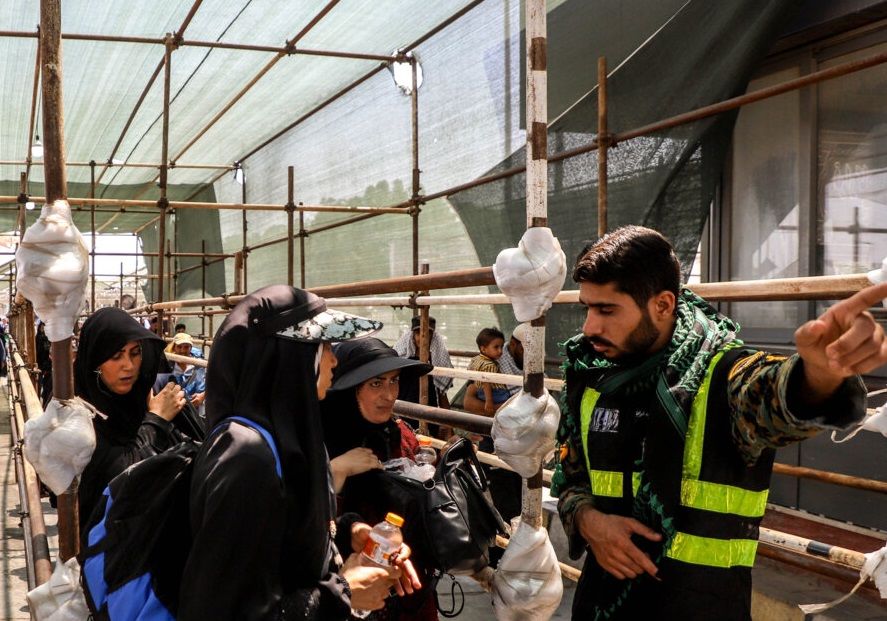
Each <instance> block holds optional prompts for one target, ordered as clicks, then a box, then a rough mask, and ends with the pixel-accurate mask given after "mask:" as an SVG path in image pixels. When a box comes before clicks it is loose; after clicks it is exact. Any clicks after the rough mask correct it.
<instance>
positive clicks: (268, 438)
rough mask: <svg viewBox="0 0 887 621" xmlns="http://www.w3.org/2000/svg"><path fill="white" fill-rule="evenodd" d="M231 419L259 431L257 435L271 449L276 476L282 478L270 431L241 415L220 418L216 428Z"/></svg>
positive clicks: (278, 456)
mask: <svg viewBox="0 0 887 621" xmlns="http://www.w3.org/2000/svg"><path fill="white" fill-rule="evenodd" d="M232 420H236V421H237V422H238V423H240V424H241V425H246V426H247V427H251V428H252V429H255V430H256V431H258V432H259V435H261V436H262V437H263V438H264V439H265V443H266V444H267V445H268V448H270V449H271V453H272V454H273V455H274V467H275V469H276V470H277V478H279V479H281V480H282V479H283V469H282V468H281V467H280V455H278V454H277V445H276V444H274V438H273V437H272V436H271V433H270V432H269V431H268V430H267V429H265V428H264V427H262V426H261V425H260V424H259V423H257V422H256V421H254V420H250V419H248V418H244V417H243V416H229V417H228V418H225V419H222V420H221V421H219V424H218V425H216V429H218V428H219V427H221V426H222V425H223V424H225V423H226V422H227V421H232ZM213 431H215V430H213Z"/></svg>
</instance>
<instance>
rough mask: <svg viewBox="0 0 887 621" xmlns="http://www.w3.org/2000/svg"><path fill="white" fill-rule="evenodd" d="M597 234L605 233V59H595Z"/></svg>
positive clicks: (606, 133)
mask: <svg viewBox="0 0 887 621" xmlns="http://www.w3.org/2000/svg"><path fill="white" fill-rule="evenodd" d="M597 140H598V143H597V145H598V146H597V235H598V237H603V236H604V235H606V233H607V157H608V153H609V151H608V149H609V148H610V133H609V131H608V129H607V59H606V57H604V56H601V57H600V58H598V59H597Z"/></svg>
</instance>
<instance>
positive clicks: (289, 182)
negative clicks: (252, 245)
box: [286, 166, 301, 287]
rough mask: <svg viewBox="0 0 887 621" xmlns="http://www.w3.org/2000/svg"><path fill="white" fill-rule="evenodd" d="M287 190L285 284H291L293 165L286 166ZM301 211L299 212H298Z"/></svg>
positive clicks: (292, 276)
mask: <svg viewBox="0 0 887 621" xmlns="http://www.w3.org/2000/svg"><path fill="white" fill-rule="evenodd" d="M286 175H287V182H286V183H287V186H286V187H287V190H286V284H288V285H289V286H290V287H292V286H293V281H294V275H293V269H294V267H295V266H294V263H295V248H294V247H293V242H294V240H293V229H294V227H293V214H294V213H295V209H296V204H295V202H294V200H293V193H294V188H293V185H294V184H293V167H292V166H288V167H287V169H286ZM300 213H301V212H300Z"/></svg>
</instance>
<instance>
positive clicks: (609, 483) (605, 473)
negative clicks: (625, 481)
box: [579, 388, 641, 498]
mask: <svg viewBox="0 0 887 621" xmlns="http://www.w3.org/2000/svg"><path fill="white" fill-rule="evenodd" d="M600 396H601V393H599V392H598V391H596V390H592V389H591V388H586V389H585V392H584V393H582V404H581V405H580V407H579V419H580V420H579V422H580V427H581V432H582V452H583V454H584V455H585V467H586V469H587V470H588V479H589V481H590V483H591V493H592V495H594V496H606V497H608V498H622V495H623V494H622V473H621V472H619V471H616V470H592V469H591V460H589V458H588V429H589V427H591V419H592V418H593V414H594V406H595V404H596V403H597V400H598V399H599V398H600ZM640 484H641V473H640V472H632V473H631V493H632V495H635V494H637V492H638V487H639V486H640Z"/></svg>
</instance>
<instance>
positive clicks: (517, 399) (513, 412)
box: [491, 390, 561, 479]
mask: <svg viewBox="0 0 887 621" xmlns="http://www.w3.org/2000/svg"><path fill="white" fill-rule="evenodd" d="M560 419H561V411H560V409H559V408H558V406H557V402H556V401H555V400H554V397H552V396H551V395H550V394H549V393H548V391H547V390H546V391H544V393H543V395H542V396H541V397H540V398H538V399H537V398H535V397H534V396H533V395H531V394H530V393H528V392H524V391H523V390H521V391H520V392H519V393H518V394H516V395H515V396H513V397H512V398H511V399H509V400H508V401H507V402H506V403H505V404H504V405H503V406H502V407H501V408H499V411H498V412H496V416H495V417H494V418H493V431H492V433H491V435H492V436H493V446H495V448H496V455H497V456H498V457H499V458H501V459H502V461H504V462H505V463H506V464H508V465H509V466H511V467H512V468H513V469H514V471H515V472H517V473H518V474H519V475H521V476H522V477H523V478H525V479H528V478H530V477H531V476H533V475H534V474H536V472H538V470H539V464H540V463H541V462H542V459H543V458H544V457H545V455H546V454H547V453H548V452H549V451H552V450H554V434H555V432H556V431H557V426H558V423H559V422H560Z"/></svg>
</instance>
